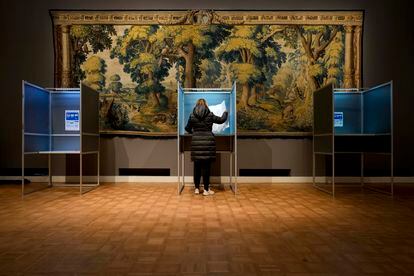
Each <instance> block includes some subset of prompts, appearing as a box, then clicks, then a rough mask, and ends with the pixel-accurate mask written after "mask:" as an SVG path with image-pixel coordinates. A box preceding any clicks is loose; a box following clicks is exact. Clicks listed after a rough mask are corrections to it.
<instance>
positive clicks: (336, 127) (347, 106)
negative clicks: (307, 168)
mask: <svg viewBox="0 0 414 276" xmlns="http://www.w3.org/2000/svg"><path fill="white" fill-rule="evenodd" d="M313 97H314V131H313V149H314V150H313V164H314V166H313V183H314V185H315V186H316V187H318V188H320V189H323V190H324V191H327V192H329V193H331V194H333V195H334V194H335V155H336V154H354V155H360V176H361V185H363V186H364V187H366V188H370V189H372V190H376V191H378V192H383V193H387V194H391V195H392V194H393V182H394V177H393V175H394V173H393V125H392V122H393V115H392V114H393V110H392V82H388V83H385V84H382V85H379V86H376V87H373V88H370V89H334V88H333V86H332V85H328V86H325V87H323V88H321V89H319V90H317V91H315V92H314V94H313ZM368 155H378V156H382V157H384V158H388V159H389V161H388V162H389V164H390V168H389V174H390V183H388V184H387V185H386V186H384V187H381V189H379V188H378V187H373V186H372V185H368V183H364V165H365V163H366V157H367V156H368ZM321 156H324V157H325V158H328V159H329V158H330V159H331V164H330V171H331V183H330V185H324V187H322V186H320V185H318V183H319V182H320V181H315V178H316V176H315V173H316V172H315V171H316V164H317V163H318V162H317V161H318V160H317V159H318V158H320V157H321Z"/></svg>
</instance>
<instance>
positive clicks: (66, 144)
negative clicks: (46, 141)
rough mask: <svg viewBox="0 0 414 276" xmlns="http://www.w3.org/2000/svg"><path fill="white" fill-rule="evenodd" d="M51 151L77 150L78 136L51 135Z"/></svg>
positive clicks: (78, 146)
mask: <svg viewBox="0 0 414 276" xmlns="http://www.w3.org/2000/svg"><path fill="white" fill-rule="evenodd" d="M51 139H52V149H51V150H52V151H79V150H80V137H79V136H52V138H51Z"/></svg>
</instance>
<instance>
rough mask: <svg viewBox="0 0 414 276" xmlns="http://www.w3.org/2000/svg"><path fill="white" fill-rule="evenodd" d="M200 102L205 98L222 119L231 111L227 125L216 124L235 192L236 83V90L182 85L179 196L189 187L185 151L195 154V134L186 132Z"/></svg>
mask: <svg viewBox="0 0 414 276" xmlns="http://www.w3.org/2000/svg"><path fill="white" fill-rule="evenodd" d="M198 99H205V100H206V102H207V104H208V107H209V109H210V111H211V112H213V113H214V115H216V116H219V117H220V116H221V115H222V114H223V113H224V111H227V112H228V119H227V121H226V122H225V123H224V124H214V125H213V130H212V131H213V133H214V136H215V138H216V150H217V152H219V153H228V154H229V156H230V164H229V165H230V175H229V184H230V187H231V189H232V191H233V192H234V193H236V191H237V146H236V144H237V133H236V132H237V129H236V117H237V111H236V84H235V83H234V85H233V87H232V88H182V87H181V85H180V84H178V104H177V105H178V124H177V127H178V129H177V132H178V146H177V148H178V193H179V194H181V192H182V190H183V189H184V186H185V169H184V168H185V152H189V151H191V137H192V136H191V134H188V133H186V131H185V126H186V125H187V122H188V119H189V117H190V114H191V113H192V112H193V109H194V107H195V104H196V102H197V100H198Z"/></svg>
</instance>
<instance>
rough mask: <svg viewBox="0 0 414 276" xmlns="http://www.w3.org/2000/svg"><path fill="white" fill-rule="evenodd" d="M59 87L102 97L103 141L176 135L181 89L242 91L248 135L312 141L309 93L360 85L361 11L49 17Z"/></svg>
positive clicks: (241, 121)
mask: <svg viewBox="0 0 414 276" xmlns="http://www.w3.org/2000/svg"><path fill="white" fill-rule="evenodd" d="M51 14H52V18H53V22H54V32H55V33H54V34H55V36H54V37H55V74H56V77H55V82H56V83H55V84H56V86H58V87H77V86H79V83H80V82H85V83H86V84H88V85H89V86H91V87H93V88H95V89H97V90H98V91H99V92H100V101H101V109H100V122H101V132H102V133H112V134H136V135H149V136H169V135H175V133H176V130H177V125H176V118H177V82H181V84H182V86H183V87H186V88H193V87H198V88H213V87H214V88H218V87H231V86H232V83H233V82H234V81H236V83H237V112H238V114H237V125H238V126H237V127H238V132H239V133H240V134H247V135H266V134H277V135H306V134H308V133H309V132H311V131H312V93H313V91H315V90H316V89H318V88H320V87H322V86H324V85H326V84H328V83H333V84H334V85H335V86H336V87H360V85H361V79H360V75H361V70H360V68H361V49H360V48H361V28H362V22H363V15H362V12H355V11H353V12H299V11H298V12H276V11H275V12H269V11H267V12H259V11H254V12H247V11H246V12H240V11H239V12H236V11H168V12H167V11H152V12H151V11H145V12H144V11H143V12H139V11H135V12H132V11H131V12H125V11H124V12H115V11H114V12H108V11H100V12H99V11H93V12H92V11H91V12H88V11H83V12H79V11H52V12H51Z"/></svg>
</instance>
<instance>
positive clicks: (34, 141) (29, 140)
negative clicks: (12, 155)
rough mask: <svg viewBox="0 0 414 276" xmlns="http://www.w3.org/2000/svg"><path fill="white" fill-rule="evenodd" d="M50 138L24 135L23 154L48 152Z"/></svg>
mask: <svg viewBox="0 0 414 276" xmlns="http://www.w3.org/2000/svg"><path fill="white" fill-rule="evenodd" d="M49 141H50V136H49V135H47V136H37V135H25V136H24V152H39V151H48V150H49Z"/></svg>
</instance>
